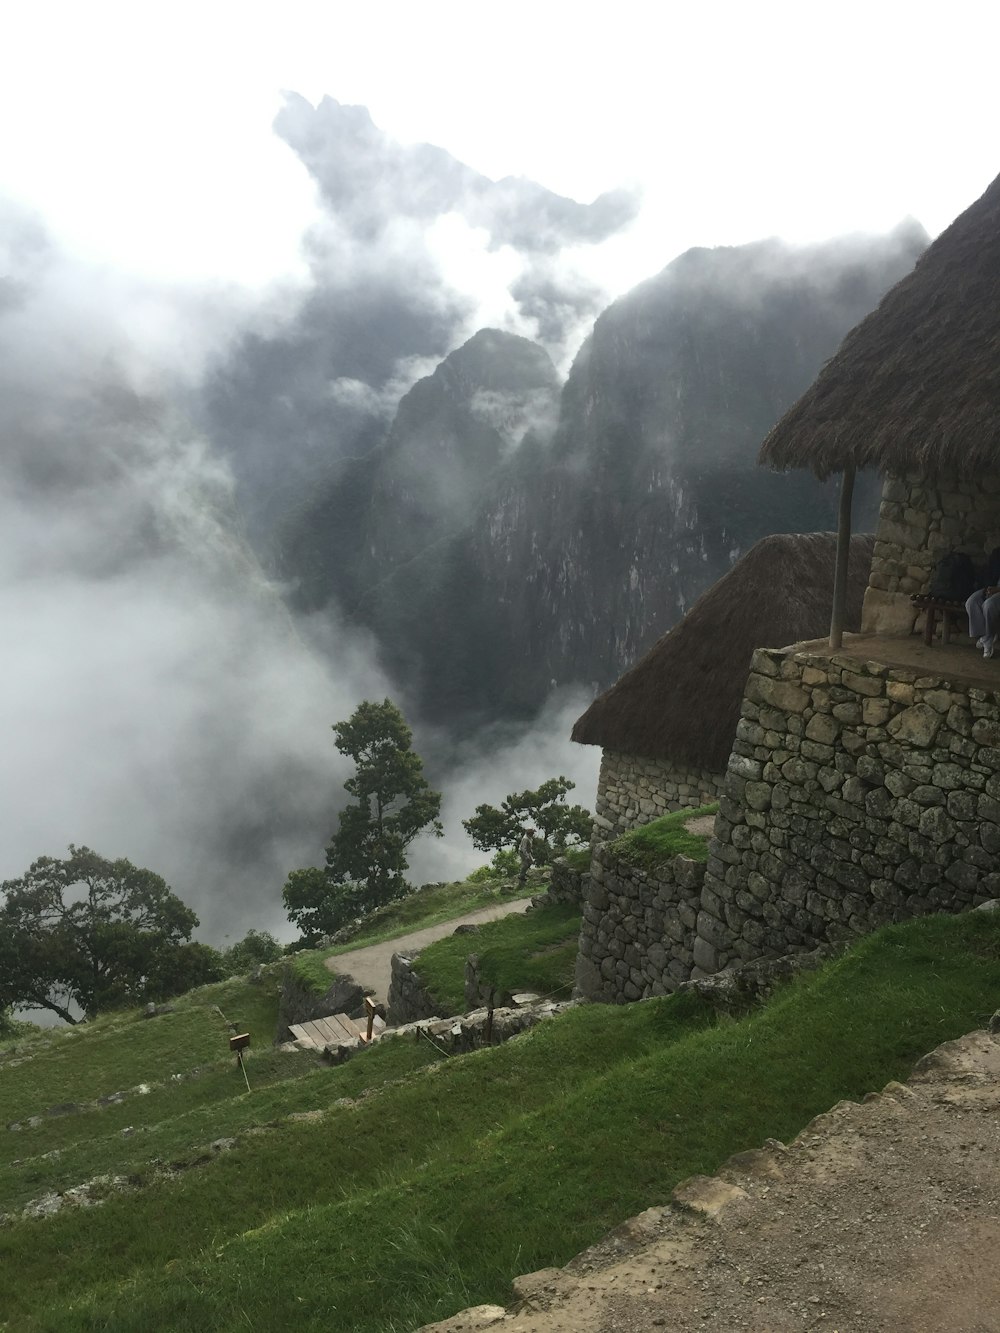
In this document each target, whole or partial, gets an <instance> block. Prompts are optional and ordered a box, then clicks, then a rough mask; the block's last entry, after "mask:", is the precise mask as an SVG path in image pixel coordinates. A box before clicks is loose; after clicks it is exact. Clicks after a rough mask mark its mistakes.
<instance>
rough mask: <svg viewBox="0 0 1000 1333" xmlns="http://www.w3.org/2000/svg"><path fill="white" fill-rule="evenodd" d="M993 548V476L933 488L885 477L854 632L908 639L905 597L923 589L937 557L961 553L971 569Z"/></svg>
mask: <svg viewBox="0 0 1000 1333" xmlns="http://www.w3.org/2000/svg"><path fill="white" fill-rule="evenodd" d="M995 546H1000V475H996V476H994V475H989V474H985V475H982V476H977V477H975V478H974V479H972V478H968V479H967V478H960V477H954V476H952V477H940V478H938V479H937V480H936V481H935V482H934V483H933V484H930V483H929V482H928V480H927V478H926V477H924V476H922V475H921V474H919V473H911V474H907V475H906V476H903V477H889V478H888V479H887V480H886V482H885V485H884V487H883V489H882V506H881V510H880V515H879V523H878V530H877V532H876V534H875V554H874V558H873V560H872V570H871V576H870V578H869V586H868V591H867V593H866V594H865V605H864V611H863V614H862V625H861V627H862V630H863V631H865V632H868V631H871V632H873V633H882V634H908V633H909V632H910V630H911V628H912V626H913V609H912V607H911V606H910V594H911V593H915V592H917V593H921V592H926V591H927V588H928V586H929V584H930V578H931V573H932V571H933V569H934V566H935V565H936V564H937V562H938V560H940V558H941V557H942V555H945V554H946V553H947V552H948V551H952V550H954V551H965V552H966V553H967V554H968V555H971V556H972V558H973V560H974V561H975V562H976V563H977V564H979V563H982V562H983V560H984V559H985V557H986V555H987V554H988V553H989V552H990V551H991V550H992V549H993V548H994V547H995Z"/></svg>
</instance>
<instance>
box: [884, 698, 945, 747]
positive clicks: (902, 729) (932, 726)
mask: <svg viewBox="0 0 1000 1333" xmlns="http://www.w3.org/2000/svg"><path fill="white" fill-rule="evenodd" d="M941 722H942V718H941V715H940V714H939V713H936V712H935V711H934V709H933V708H931V707H929V706H928V705H927V704H922V703H921V704H913V705H912V706H911V707H910V708H906V709H904V710H903V712H901V713H897V715H896V716H895V717H894V718H893V719H892V721H891V722H890V723H889V727H888V731H889V735H890V736H892V738H893V739H894V740H896V741H898V742H899V743H900V744H901V745H904V746H909V745H915V746H918V747H920V748H921V749H926V748H928V747H929V746H931V745H933V744H934V740H935V737H936V736H937V734H938V731H939V730H940V728H941Z"/></svg>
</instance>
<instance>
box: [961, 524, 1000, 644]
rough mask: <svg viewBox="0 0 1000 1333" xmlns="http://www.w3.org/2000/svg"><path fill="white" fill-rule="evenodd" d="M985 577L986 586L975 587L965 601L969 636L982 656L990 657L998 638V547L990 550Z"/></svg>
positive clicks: (999, 555) (999, 590)
mask: <svg viewBox="0 0 1000 1333" xmlns="http://www.w3.org/2000/svg"><path fill="white" fill-rule="evenodd" d="M985 577H986V579H987V583H986V586H985V587H983V588H979V589H977V590H976V591H975V592H974V593H973V594H972V596H971V597H970V598H969V600H968V601H967V602H966V603H965V609H966V611H967V612H968V615H969V638H970V639H975V640H976V647H977V648H982V650H983V657H992V656H993V652H994V649H995V648H996V646H997V642H998V639H1000V586H998V580H1000V547H996V548H995V549H994V550H993V551H991V552H990V558H989V561H988V563H987V567H986V572H985Z"/></svg>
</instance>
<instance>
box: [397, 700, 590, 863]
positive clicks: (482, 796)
mask: <svg viewBox="0 0 1000 1333" xmlns="http://www.w3.org/2000/svg"><path fill="white" fill-rule="evenodd" d="M592 700H593V695H592V694H591V693H589V692H588V691H587V690H585V689H582V688H572V689H560V690H556V691H554V692H553V694H552V695H551V696H550V697H549V699H548V701H547V702H546V704H545V707H544V708H543V709H542V710H541V712H540V713H539V714H538V716H537V717H536V718H534V719H533V720H532V721H531V722H529V723H520V724H515V723H498V724H496V725H494V726H492V727H488V728H486V729H485V730H484V731H482V732H480V733H479V734H478V735H477V736H476V737H474V738H473V739H470V740H467V741H465V742H463V743H460V744H459V745H458V746H456V747H448V749H447V750H446V757H444V758H443V759H442V760H440V761H439V764H438V767H439V769H440V768H441V767H443V768H444V770H445V772H446V774H447V781H446V782H444V783H443V786H444V802H443V805H442V811H441V818H442V822H443V824H444V827H445V837H444V839H442V840H437V839H434V838H426V837H422V838H420V839H419V840H418V841H417V842H415V843H414V844H413V847H412V849H411V853H410V877H411V879H413V880H414V882H416V883H422V882H433V881H437V880H445V881H448V880H456V879H462V878H464V876H465V875H467V874H468V873H469V871H470V870H474V869H475V868H476V866H481V865H485V864H486V863H487V862H488V861H489V860H490V859H491V856H492V853H487V852H479V851H476V849H475V847H473V845H472V839H471V838H470V837H469V835H468V834H467V833H466V832H465V830H464V829H463V828H462V820H463V819H468V818H469V817H470V816H471V815H472V814H474V812H475V809H476V806H477V805H483V804H485V805H499V804H500V802H501V801H502V800H503V799H504V797H505V796H509V795H510V794H511V793H512V792H515V791H524V790H526V789H534V788H536V787H538V786H539V784H540V783H542V782H544V781H545V780H546V778H553V777H559V776H560V775H561V776H563V777H567V778H569V779H570V781H571V782H575V783H576V790H575V791H572V792H570V794H569V796H568V798H567V800H568V801H569V802H570V803H571V804H573V805H582V806H585V807H586V808H587V809H588V810H591V811H593V808H594V802H595V800H596V797H597V776H598V772H599V770H600V766H601V752H600V750H599V749H597V748H595V747H594V746H592V745H577V744H575V743H574V742H573V741H571V740H570V738H569V737H570V732H571V731H572V729H573V723H574V722H575V721H576V719H577V718H578V717H579V716H580V714H581V713H582V712H583V711H584V710H585V709H586V708H587V707H588V706H589V705H590V703H591V702H592ZM433 768H434V765H433V764H432V765H429V770H430V771H429V776H430V777H431V778H432V779H433V776H434V774H433Z"/></svg>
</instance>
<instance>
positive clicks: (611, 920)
mask: <svg viewBox="0 0 1000 1333" xmlns="http://www.w3.org/2000/svg"><path fill="white" fill-rule="evenodd" d="M704 876H705V866H704V865H703V864H701V863H700V862H698V861H691V860H689V859H688V858H687V857H686V856H676V857H674V858H673V859H672V860H671V861H669V862H667V863H666V864H664V865H661V866H658V867H657V868H656V870H655V871H649V870H645V869H642V868H640V867H638V866H634V865H631V864H629V863H628V862H626V861H622V860H620V859H619V858H618V857H616V855H615V854H614V852H613V851H612V849H611V846H610V845H609V844H608V843H598V844H596V845H595V847H594V849H593V860H592V861H591V865H590V884H589V886H588V889H587V894H586V896H585V898H584V904H583V921H582V923H581V928H580V945H579V951H578V953H577V960H576V990H575V991H574V994H575V995H576V996H578V998H580V999H584V1000H596V1001H601V1002H604V1003H611V1004H625V1003H626V1002H627V1001H629V1000H641V999H645V998H646V997H647V996H650V995H666V994H668V993H669V992H670V991H673V990H676V988H677V987H678V986H679V985H680V983H681V982H683V981H687V979H688V978H689V977H690V976H691V975H692V967H693V965H694V962H695V960H696V958H697V957H698V953H699V945H698V943H697V939H696V937H695V926H696V923H697V919H698V912H699V907H700V900H701V886H702V880H703V879H704Z"/></svg>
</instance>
